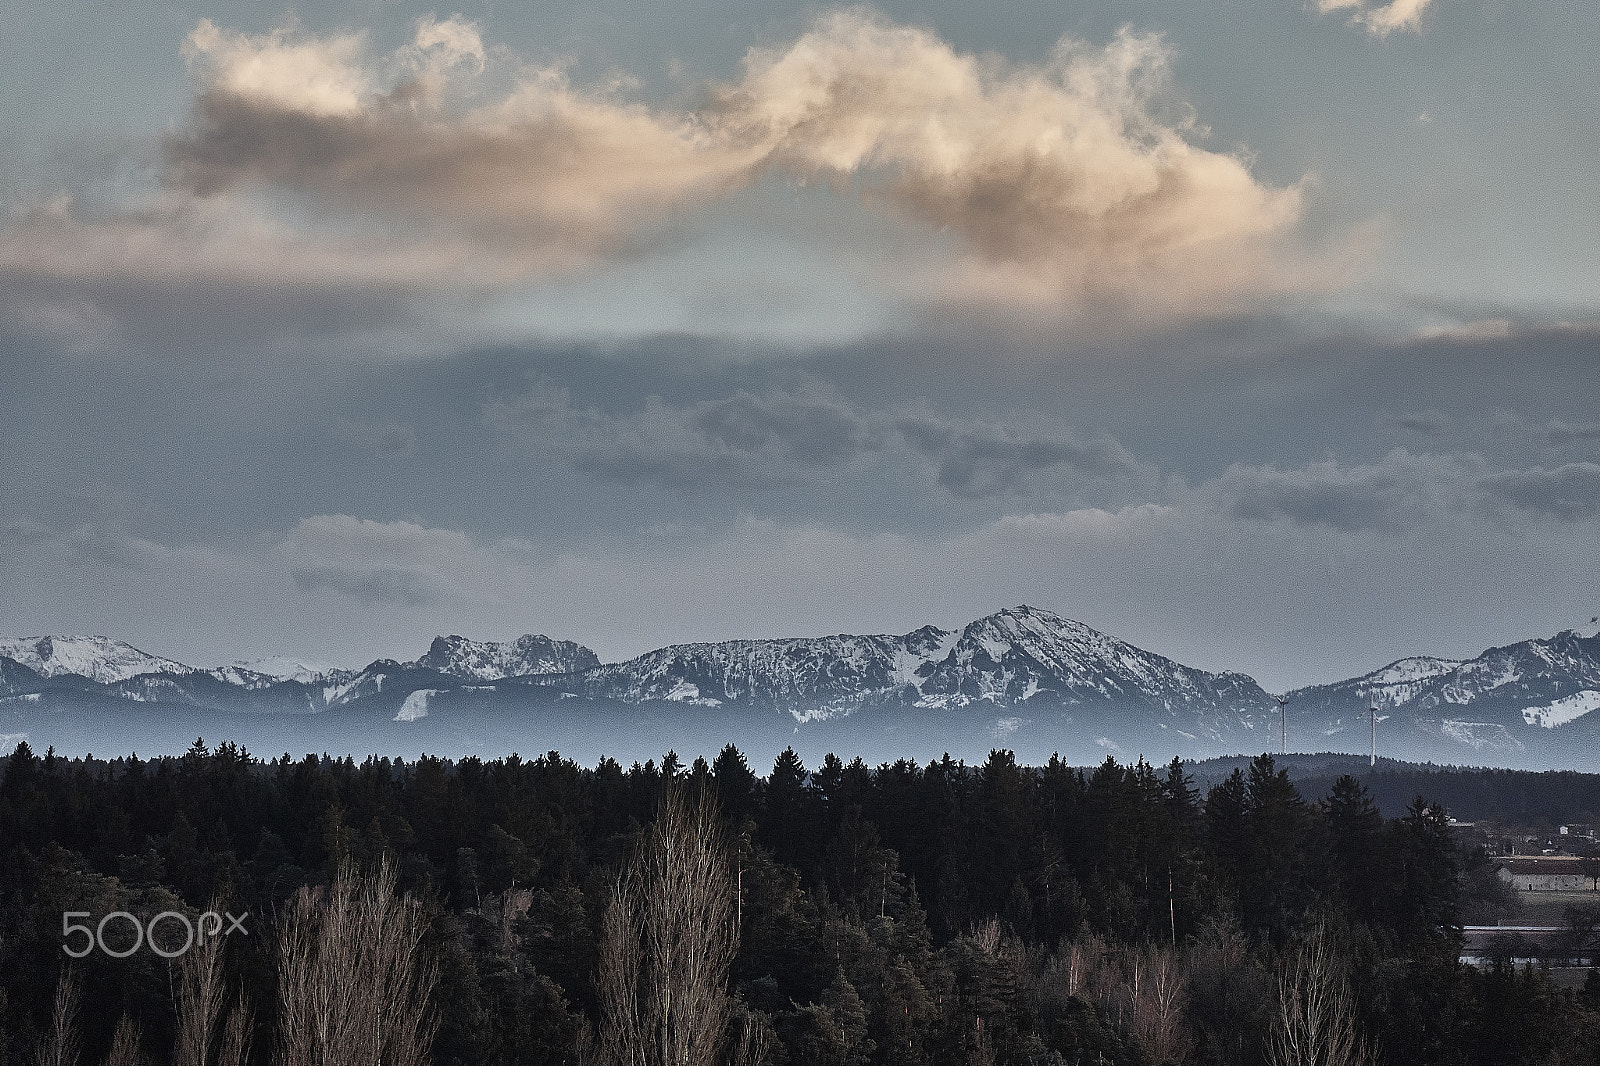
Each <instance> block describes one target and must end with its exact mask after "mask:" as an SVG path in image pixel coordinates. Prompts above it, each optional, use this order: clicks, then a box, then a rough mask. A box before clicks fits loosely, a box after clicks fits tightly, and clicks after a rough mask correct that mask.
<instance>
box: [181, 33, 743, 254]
mask: <svg viewBox="0 0 1600 1066" xmlns="http://www.w3.org/2000/svg"><path fill="white" fill-rule="evenodd" d="M187 51H188V53H189V54H190V56H191V64H192V66H194V68H195V70H196V73H197V75H198V76H199V77H200V79H201V90H200V92H199V95H198V97H197V99H196V102H195V108H194V114H193V117H192V119H191V122H190V124H189V126H188V127H187V128H186V129H185V130H183V131H182V132H181V133H180V134H178V135H177V136H175V137H173V138H171V139H170V140H169V141H168V144H167V161H168V166H169V179H170V180H171V181H172V182H173V183H174V184H176V185H178V186H180V187H182V188H185V189H188V190H190V191H192V192H193V193H194V194H196V195H198V196H201V197H212V196H217V195H220V194H223V193H226V192H229V191H231V190H235V189H240V188H249V187H266V188H282V189H287V190H292V191H294V192H297V193H301V194H305V195H308V196H310V197H312V198H313V199H314V201H316V202H317V203H319V204H322V205H324V206H325V207H327V208H330V209H333V210H336V211H338V212H340V213H348V214H354V215H357V216H362V215H365V216H377V217H379V218H385V219H390V220H397V219H398V220H403V221H405V222H408V223H411V224H414V225H420V226H423V227H430V228H434V229H438V230H443V231H444V232H446V233H452V232H453V233H456V234H466V235H470V237H471V238H472V239H473V240H474V241H477V242H480V243H483V244H486V245H490V246H492V247H495V248H496V249H499V250H501V251H502V252H503V253H505V254H508V255H511V256H513V257H514V258H515V259H518V260H520V262H521V265H522V267H523V269H524V270H525V271H526V272H528V273H530V274H538V273H546V272H549V271H552V270H561V269H569V268H571V267H573V266H576V265H579V264H581V263H583V262H586V261H589V260H590V259H592V258H594V257H595V256H597V255H600V254H602V253H605V252H608V251H616V250H617V249H618V248H619V247H620V246H621V245H622V244H623V243H624V242H625V241H626V240H627V239H628V238H629V237H630V236H631V235H632V234H633V233H634V232H635V231H637V230H638V229H640V228H641V227H643V226H646V225H648V224H650V223H653V222H656V221H659V220H660V219H661V218H662V216H663V215H664V214H665V213H667V212H669V211H671V210H673V209H675V208H679V207H682V206H684V205H686V204H688V203H691V202H694V201H696V200H703V199H709V198H712V197H714V196H716V195H719V194H721V193H722V192H725V191H726V190H727V189H729V188H731V187H733V186H735V185H738V184H742V183H744V182H746V181H747V180H748V179H749V176H750V174H751V168H752V166H753V165H754V164H755V163H756V162H757V161H758V159H759V155H760V150H759V148H749V149H743V150H741V149H739V148H737V147H735V146H733V145H730V144H729V143H727V141H726V140H725V139H719V138H717V137H715V136H714V135H713V132H712V131H711V130H709V129H708V128H707V127H706V126H705V124H704V122H703V121H701V120H700V119H699V117H697V116H695V115H692V114H673V113H667V112H658V111H652V110H650V109H648V108H646V107H644V106H642V105H638V104H630V103H627V102H625V101H622V100H619V99H616V98H615V97H614V96H613V95H612V94H611V93H610V92H608V91H607V90H605V89H601V90H586V89H582V88H578V87H574V86H573V85H572V84H571V83H570V82H569V80H568V77H567V75H566V73H565V72H564V70H563V69H562V68H561V67H560V66H555V67H548V68H545V69H541V70H536V71H533V72H531V73H528V74H524V75H521V76H519V77H518V78H517V80H516V81H515V84H514V86H513V87H512V88H511V89H510V91H509V92H507V93H504V94H502V95H499V96H497V97H493V98H491V99H489V100H488V101H487V102H482V103H476V104H468V103H466V102H465V97H466V96H467V95H468V94H467V88H468V86H467V84H465V83H470V82H472V81H474V80H475V79H476V78H477V77H478V75H479V73H480V71H481V69H482V66H483V63H484V62H485V51H484V48H483V46H482V43H481V41H480V40H479V39H478V36H477V30H476V28H475V27H472V26H471V25H470V24H467V23H463V22H460V21H459V20H456V21H452V22H450V23H445V24H439V23H432V22H425V23H423V24H422V26H421V27H419V29H418V31H417V33H416V36H415V40H414V41H413V43H412V44H411V45H410V46H408V47H407V48H406V49H402V50H401V52H400V53H397V54H396V55H394V56H390V57H387V60H386V61H385V62H383V63H375V62H373V61H371V60H370V59H368V58H367V57H366V56H365V53H364V49H363V47H362V42H361V40H360V39H359V38H351V37H343V38H336V39H332V40H328V41H323V40H318V39H316V38H311V37H308V36H306V35H304V34H300V33H296V32H294V31H292V30H284V31H278V32H276V33H273V34H269V35H265V36H263V37H257V38H249V37H244V36H243V35H233V36H223V35H221V34H219V32H218V31H216V30H214V29H212V28H209V24H207V23H202V25H201V27H200V29H198V30H196V31H195V33H194V34H191V35H190V38H189V42H188V46H187ZM418 55H420V56H423V57H430V56H431V57H433V58H432V60H431V61H430V60H428V59H426V58H425V59H424V60H423V61H421V62H418V61H416V60H415V59H412V57H415V56H418ZM467 57H471V58H472V59H473V60H474V62H473V63H466V62H463V61H462V60H464V59H465V58H467ZM407 59H412V61H410V62H407ZM380 66H387V67H389V68H394V69H398V71H399V74H398V75H393V76H391V77H390V78H388V79H385V78H384V77H382V76H381V74H380V72H379V70H378V67H380Z"/></svg>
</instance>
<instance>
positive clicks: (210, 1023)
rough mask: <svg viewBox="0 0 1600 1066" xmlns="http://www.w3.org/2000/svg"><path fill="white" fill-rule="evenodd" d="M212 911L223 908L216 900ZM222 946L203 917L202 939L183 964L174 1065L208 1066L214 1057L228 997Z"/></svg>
mask: <svg viewBox="0 0 1600 1066" xmlns="http://www.w3.org/2000/svg"><path fill="white" fill-rule="evenodd" d="M210 910H211V913H213V914H217V913H220V912H221V910H222V907H221V905H220V904H218V903H217V902H216V901H215V900H213V901H212V904H211V908H210ZM222 943H223V942H222V936H221V935H220V933H218V932H217V931H212V932H211V934H210V935H207V930H206V922H205V920H204V918H202V919H201V921H200V923H199V937H198V938H197V939H196V941H195V942H194V944H193V946H192V947H191V948H190V949H189V950H188V951H187V952H185V953H184V955H183V957H182V961H181V962H180V963H179V969H180V970H181V972H182V978H181V980H180V981H179V983H178V997H177V998H178V1002H177V1008H178V1010H177V1013H178V1033H177V1038H176V1040H175V1041H174V1043H173V1047H172V1061H173V1066H207V1062H208V1061H209V1060H210V1058H211V1045H212V1043H213V1041H214V1040H215V1037H216V1031H217V1018H218V1017H219V1016H220V1015H221V1014H222V1001H223V998H224V990H223V973H222Z"/></svg>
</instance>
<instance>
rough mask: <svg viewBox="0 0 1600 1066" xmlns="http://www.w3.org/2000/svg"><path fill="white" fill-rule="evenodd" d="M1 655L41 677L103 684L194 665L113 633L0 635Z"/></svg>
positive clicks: (179, 670)
mask: <svg viewBox="0 0 1600 1066" xmlns="http://www.w3.org/2000/svg"><path fill="white" fill-rule="evenodd" d="M0 657H3V658H6V659H10V660H12V661H13V662H16V663H20V664H21V665H23V666H26V667H27V668H28V669H29V670H32V671H33V672H34V673H36V674H38V675H39V676H40V677H60V676H62V675H64V674H70V675H72V676H74V677H83V678H87V679H88V680H90V681H97V682H99V683H101V684H109V683H111V682H116V681H126V680H127V679H128V678H130V677H138V676H139V675H140V674H160V673H169V674H188V673H194V672H195V668H194V667H192V666H184V665H183V664H182V663H178V662H174V661H173V660H171V659H163V658H162V657H161V656H159V655H151V654H150V653H148V652H143V651H140V650H139V649H138V648H135V647H134V646H133V645H131V644H129V643H127V642H126V641H121V640H112V639H111V638H110V637H20V638H6V637H0Z"/></svg>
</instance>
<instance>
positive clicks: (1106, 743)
mask: <svg viewBox="0 0 1600 1066" xmlns="http://www.w3.org/2000/svg"><path fill="white" fill-rule="evenodd" d="M1595 630H1596V624H1595V623H1594V622H1591V624H1590V625H1589V626H1588V627H1586V628H1580V629H1571V630H1566V631H1564V632H1562V633H1559V634H1557V635H1556V636H1554V637H1549V638H1541V639H1534V640H1526V641H1522V642H1519V643H1516V644H1512V645H1507V646H1505V647H1500V648H1490V649H1488V650H1487V651H1485V652H1484V653H1483V654H1482V655H1480V656H1477V657H1476V658H1473V659H1468V660H1451V659H1437V658H1405V659H1400V660H1397V661H1396V662H1393V663H1391V664H1389V665H1388V666H1385V667H1383V668H1382V669H1380V670H1376V671H1373V672H1372V673H1369V674H1365V675H1363V676H1361V677H1356V678H1351V679H1349V680H1345V681H1340V682H1336V683H1334V684H1328V685H1318V686H1312V687H1308V688H1302V689H1299V690H1296V691H1294V692H1290V693H1286V694H1283V698H1284V699H1285V701H1286V702H1285V703H1284V709H1283V710H1282V711H1280V705H1279V703H1278V700H1277V698H1276V697H1275V696H1274V695H1272V694H1270V693H1268V692H1266V691H1265V690H1264V689H1263V688H1262V687H1261V686H1260V685H1259V684H1257V683H1256V682H1255V681H1254V680H1253V679H1251V678H1250V677H1247V676H1245V675H1243V674H1238V673H1212V672H1208V671H1205V670H1200V669H1197V668H1194V667H1190V666H1184V665H1182V664H1180V663H1177V662H1174V661H1172V660H1171V659H1168V658H1165V657H1164V656H1161V655H1158V654H1155V653H1153V652H1149V651H1145V650H1143V649H1140V648H1137V647H1134V646H1133V645H1131V644H1128V643H1126V642H1124V641H1120V640H1117V639H1116V638H1114V637H1110V636H1107V635H1106V634H1104V633H1100V632H1098V631H1096V630H1094V629H1092V628H1090V627H1089V626H1087V625H1084V624H1083V623H1081V622H1076V621H1073V620H1071V619H1067V618H1063V617H1061V616H1059V615H1056V614H1053V613H1051V612H1049V611H1045V610H1041V609H1039V608H1035V607H1028V606H1021V607H1014V608H1007V609H1005V610H1002V611H998V612H996V613H994V614H991V615H988V616H986V617H983V618H979V619H977V620H975V621H973V622H971V623H969V624H967V625H965V626H963V627H961V628H960V629H956V630H945V629H940V628H937V627H935V626H924V627H922V628H920V629H916V630H913V631H912V632H909V633H905V634H902V635H886V634H880V635H851V634H840V635H837V636H824V637H800V638H791V639H778V640H734V641H726V642H721V643H701V644H680V645H673V646H670V647H665V648H660V649H658V650H655V651H650V652H646V653H645V654H643V655H640V656H638V657H636V658H633V659H629V660H627V661H625V662H618V663H602V662H601V661H600V658H599V656H597V655H596V654H595V653H594V652H593V651H592V650H590V649H588V648H586V647H583V646H582V645H579V644H576V643H573V642H571V641H564V640H555V639H552V638H550V637H546V636H540V635H528V636H524V637H521V638H518V639H517V640H515V641H510V642H505V643H498V642H491V641H476V640H469V639H467V638H465V637H461V636H441V637H438V638H436V639H435V640H434V641H433V642H432V644H431V645H430V646H429V648H428V649H427V651H426V652H425V653H423V654H422V655H421V656H419V657H417V658H416V659H413V660H409V661H398V660H390V659H382V660H378V661H377V662H374V663H371V664H370V665H368V666H366V667H364V668H362V669H339V668H330V667H327V666H323V665H320V664H315V663H305V662H300V661H297V660H290V659H283V658H277V659H267V660H259V661H256V662H248V663H246V662H241V663H235V664H232V665H229V666H223V667H214V668H200V667H193V666H187V665H184V664H182V663H178V662H175V661H173V660H170V659H165V658H162V657H159V656H154V655H149V654H147V653H145V652H142V651H140V650H138V649H136V648H134V647H132V646H130V645H128V644H126V643H124V642H121V641H117V640H112V639H109V638H106V637H62V636H49V637H36V638H21V639H0V742H4V741H5V740H6V739H7V738H9V739H10V740H12V741H14V740H17V739H21V738H22V737H24V736H25V737H27V738H28V739H29V740H30V743H31V744H33V746H35V747H43V746H45V745H54V746H56V747H57V748H58V749H59V750H62V751H84V750H98V751H100V753H102V754H105V753H112V752H117V751H131V750H140V751H144V752H146V753H157V752H161V751H165V750H171V749H173V748H178V749H180V750H181V748H182V747H186V746H187V745H188V743H189V742H192V741H193V739H194V737H195V736H209V737H211V738H214V739H216V740H223V739H234V740H236V741H240V742H245V743H247V744H249V745H250V746H253V747H255V748H256V749H257V750H290V749H294V750H326V751H335V752H369V751H370V752H382V753H386V754H396V755H414V754H418V753H420V752H422V751H425V750H426V751H431V752H434V753H443V754H470V753H474V752H479V753H482V754H486V755H488V754H499V753H503V752H507V751H512V750H523V751H543V750H548V749H552V748H558V747H559V748H560V749H561V750H563V751H564V752H565V753H567V754H572V755H585V756H588V757H590V758H593V757H597V756H598V755H600V754H611V755H614V756H619V757H623V758H635V757H636V758H641V759H642V758H646V757H649V756H651V755H654V756H657V757H659V756H660V755H661V754H662V753H664V752H665V751H666V750H667V749H668V748H673V749H676V750H681V751H685V752H695V753H711V752H714V751H715V750H717V749H718V748H720V747H721V746H722V745H723V744H724V743H729V742H731V743H735V744H737V745H739V747H740V748H741V749H744V750H745V751H747V752H749V753H750V754H751V755H752V756H753V757H768V756H769V755H770V754H771V753H775V752H776V751H777V750H779V749H781V748H782V747H784V746H788V745H793V746H795V747H796V748H797V749H799V750H800V751H801V752H802V754H808V755H809V756H811V757H815V756H816V755H818V754H820V753H822V752H824V751H838V752H841V753H850V754H861V755H864V756H867V757H869V758H872V759H893V758H898V757H902V756H910V757H917V758H928V757H937V756H938V755H940V754H942V753H943V752H945V751H949V752H951V753H953V754H958V755H962V756H963V757H981V755H982V754H983V753H985V752H986V751H987V750H988V749H989V748H990V747H1008V748H1012V749H1013V750H1016V751H1017V753H1018V755H1019V756H1020V757H1025V758H1031V759H1043V758H1047V757H1048V756H1049V755H1050V754H1052V753H1056V752H1059V753H1060V754H1062V756H1063V757H1066V758H1069V759H1072V760H1074V761H1079V762H1083V761H1098V760H1099V759H1100V758H1103V757H1104V756H1105V755H1107V754H1112V755H1117V756H1119V757H1122V758H1131V757H1133V756H1134V755H1137V754H1142V755H1145V756H1146V757H1149V758H1151V759H1155V760H1164V759H1166V758H1168V757H1170V756H1172V755H1180V756H1183V757H1185V758H1200V757H1207V756H1213V755H1221V754H1231V753H1237V752H1253V751H1260V750H1274V751H1275V750H1277V749H1278V747H1279V743H1280V731H1281V732H1286V733H1287V735H1288V743H1289V748H1290V750H1299V751H1328V750H1343V751H1361V750H1364V749H1365V748H1366V747H1367V745H1368V743H1369V742H1370V738H1371V725H1370V723H1369V722H1368V720H1367V715H1368V714H1369V713H1370V712H1369V708H1373V707H1375V708H1377V717H1378V722H1377V730H1378V735H1379V740H1378V745H1379V750H1380V753H1381V754H1384V755H1389V756H1395V757H1400V758H1408V759H1428V760H1435V761H1443V762H1458V763H1459V762H1477V763H1492V764H1499V765H1512V766H1546V765H1561V766H1571V767H1573V768H1583V769H1587V768H1590V767H1591V766H1593V765H1595V764H1596V763H1597V761H1600V714H1593V713H1591V712H1594V711H1596V710H1600V636H1597V635H1596V632H1595ZM1280 714H1281V715H1282V717H1281V718H1280Z"/></svg>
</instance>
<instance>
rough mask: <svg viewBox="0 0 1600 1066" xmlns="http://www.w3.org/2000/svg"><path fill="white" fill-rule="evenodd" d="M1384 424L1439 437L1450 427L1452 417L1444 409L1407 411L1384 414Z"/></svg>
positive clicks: (1425, 435)
mask: <svg viewBox="0 0 1600 1066" xmlns="http://www.w3.org/2000/svg"><path fill="white" fill-rule="evenodd" d="M1381 421H1382V423H1383V425H1386V426H1392V427H1393V428H1395V429H1404V430H1407V431H1409V432H1411V433H1417V434H1420V435H1422V436H1424V437H1438V436H1442V435H1443V434H1444V431H1445V430H1446V429H1449V428H1450V419H1449V417H1448V416H1447V415H1446V414H1445V413H1444V412H1443V411H1436V410H1433V409H1431V408H1430V409H1428V410H1426V411H1407V412H1404V413H1402V414H1397V415H1384V416H1383V418H1382V419H1381Z"/></svg>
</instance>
